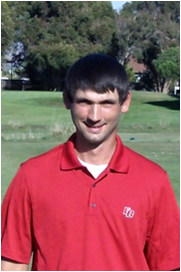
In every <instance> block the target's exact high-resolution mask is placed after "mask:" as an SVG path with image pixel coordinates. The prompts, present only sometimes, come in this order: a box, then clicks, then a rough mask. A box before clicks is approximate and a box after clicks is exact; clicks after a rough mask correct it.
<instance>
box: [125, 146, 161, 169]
mask: <svg viewBox="0 0 181 272" xmlns="http://www.w3.org/2000/svg"><path fill="white" fill-rule="evenodd" d="M124 147H125V149H126V150H127V153H128V156H129V160H130V164H131V165H132V166H135V167H136V168H138V169H139V170H140V171H147V172H148V171H153V170H154V172H156V173H157V172H159V173H161V172H164V173H165V170H164V169H163V168H162V167H161V166H160V165H159V164H158V163H157V162H154V161H153V160H151V159H149V158H147V157H145V156H144V155H142V154H140V153H138V152H136V151H135V150H133V149H131V148H130V147H128V146H124Z"/></svg>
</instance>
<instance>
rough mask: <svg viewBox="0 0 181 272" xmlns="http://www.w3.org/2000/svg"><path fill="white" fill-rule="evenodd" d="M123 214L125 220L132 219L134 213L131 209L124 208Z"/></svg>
mask: <svg viewBox="0 0 181 272" xmlns="http://www.w3.org/2000/svg"><path fill="white" fill-rule="evenodd" d="M123 214H124V215H125V217H126V218H133V217H134V215H135V211H134V210H132V209H131V207H124V210H123Z"/></svg>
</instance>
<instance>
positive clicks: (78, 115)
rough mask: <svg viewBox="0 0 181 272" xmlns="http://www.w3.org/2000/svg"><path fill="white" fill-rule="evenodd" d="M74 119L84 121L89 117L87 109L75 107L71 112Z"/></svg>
mask: <svg viewBox="0 0 181 272" xmlns="http://www.w3.org/2000/svg"><path fill="white" fill-rule="evenodd" d="M71 114H72V118H73V119H74V120H75V119H84V118H86V116H87V109H86V108H82V107H73V108H72V110H71Z"/></svg>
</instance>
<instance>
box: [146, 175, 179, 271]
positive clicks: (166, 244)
mask: <svg viewBox="0 0 181 272" xmlns="http://www.w3.org/2000/svg"><path fill="white" fill-rule="evenodd" d="M161 184H162V186H161V189H159V186H158V190H159V193H158V196H159V197H158V201H157V205H156V207H155V209H154V213H153V214H154V215H152V224H151V225H152V228H151V230H150V233H149V237H147V238H148V240H147V244H146V247H145V254H146V258H147V262H148V265H149V267H150V270H152V271H171V270H174V269H177V268H179V267H180V216H179V214H180V213H179V207H178V204H177V201H176V198H175V195H174V191H173V188H172V186H171V183H170V181H169V178H168V176H167V174H166V173H164V174H163V175H162V177H161Z"/></svg>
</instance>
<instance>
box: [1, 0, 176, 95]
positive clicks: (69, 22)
mask: <svg viewBox="0 0 181 272" xmlns="http://www.w3.org/2000/svg"><path fill="white" fill-rule="evenodd" d="M179 40H180V1H132V2H127V3H126V4H125V5H124V6H123V8H122V9H121V10H120V11H119V12H117V11H115V10H113V8H112V4H111V2H110V1H2V2H1V54H2V59H4V56H7V55H10V56H11V60H10V61H11V62H12V63H13V66H14V68H15V69H16V72H17V73H22V71H23V72H24V73H25V74H26V75H27V76H28V77H29V78H30V79H31V81H32V82H33V84H34V85H35V86H39V88H40V89H61V86H62V84H63V80H64V77H65V74H66V72H67V69H68V68H69V67H70V66H71V65H72V64H73V63H74V62H75V61H76V60H77V59H78V58H80V57H81V56H84V55H85V54H88V53H95V52H99V53H105V54H109V55H110V56H112V57H115V58H117V59H118V60H119V62H120V63H122V64H123V65H124V66H125V67H126V69H127V72H128V74H129V76H130V80H132V77H133V72H132V71H131V70H130V69H128V68H127V64H128V62H129V58H130V56H132V57H134V58H135V59H136V60H137V61H138V62H140V63H143V64H144V65H145V66H146V67H147V72H146V73H145V74H144V75H143V76H142V78H141V83H142V84H143V86H144V88H145V89H148V90H155V91H159V92H168V91H169V89H170V86H171V85H172V84H173V82H175V81H179V80H180V74H179V72H180V47H179V45H180V42H179ZM22 68H23V70H22Z"/></svg>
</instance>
